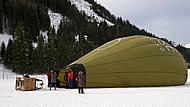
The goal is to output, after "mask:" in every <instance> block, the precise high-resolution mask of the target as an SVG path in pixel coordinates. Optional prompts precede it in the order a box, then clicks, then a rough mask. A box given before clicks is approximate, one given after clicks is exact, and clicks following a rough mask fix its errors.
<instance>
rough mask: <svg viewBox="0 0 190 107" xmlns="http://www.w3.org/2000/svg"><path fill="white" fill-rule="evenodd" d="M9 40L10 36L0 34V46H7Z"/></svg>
mask: <svg viewBox="0 0 190 107" xmlns="http://www.w3.org/2000/svg"><path fill="white" fill-rule="evenodd" d="M9 39H12V36H11V35H9V34H0V44H2V42H4V43H5V45H6V46H7V44H8V41H9Z"/></svg>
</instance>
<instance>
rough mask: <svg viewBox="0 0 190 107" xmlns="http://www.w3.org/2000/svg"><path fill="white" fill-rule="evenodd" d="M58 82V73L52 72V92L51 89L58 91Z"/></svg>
mask: <svg viewBox="0 0 190 107" xmlns="http://www.w3.org/2000/svg"><path fill="white" fill-rule="evenodd" d="M56 82H57V74H56V72H53V71H51V85H50V90H51V87H54V89H55V90H56Z"/></svg>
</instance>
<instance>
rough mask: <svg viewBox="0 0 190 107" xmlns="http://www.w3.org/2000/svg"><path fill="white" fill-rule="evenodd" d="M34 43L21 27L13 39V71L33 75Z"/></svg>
mask: <svg viewBox="0 0 190 107" xmlns="http://www.w3.org/2000/svg"><path fill="white" fill-rule="evenodd" d="M31 52H32V42H31V40H29V39H28V38H27V35H26V33H25V32H24V30H23V29H22V27H21V26H20V25H18V26H17V29H16V31H15V34H14V39H13V66H12V67H13V71H14V72H16V73H31V72H32V71H31V62H32V61H31V58H30V57H31Z"/></svg>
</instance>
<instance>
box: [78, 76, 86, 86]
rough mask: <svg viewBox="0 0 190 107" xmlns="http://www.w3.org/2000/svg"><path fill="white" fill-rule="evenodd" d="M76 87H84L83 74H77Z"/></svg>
mask: <svg viewBox="0 0 190 107" xmlns="http://www.w3.org/2000/svg"><path fill="white" fill-rule="evenodd" d="M78 87H85V77H84V75H83V74H78Z"/></svg>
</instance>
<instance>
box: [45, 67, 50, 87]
mask: <svg viewBox="0 0 190 107" xmlns="http://www.w3.org/2000/svg"><path fill="white" fill-rule="evenodd" d="M46 75H47V79H48V87H50V84H51V72H49V71H48V72H47V73H46Z"/></svg>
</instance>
